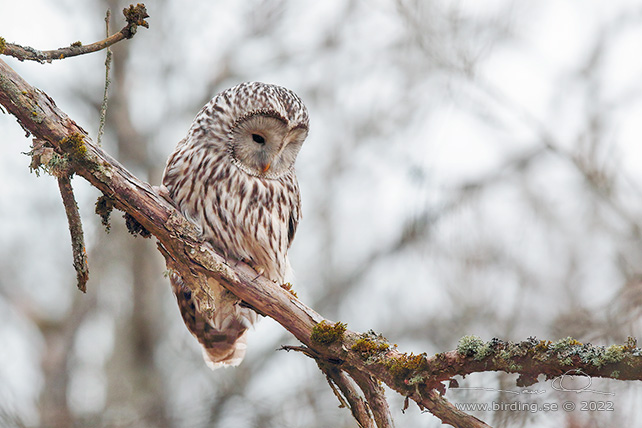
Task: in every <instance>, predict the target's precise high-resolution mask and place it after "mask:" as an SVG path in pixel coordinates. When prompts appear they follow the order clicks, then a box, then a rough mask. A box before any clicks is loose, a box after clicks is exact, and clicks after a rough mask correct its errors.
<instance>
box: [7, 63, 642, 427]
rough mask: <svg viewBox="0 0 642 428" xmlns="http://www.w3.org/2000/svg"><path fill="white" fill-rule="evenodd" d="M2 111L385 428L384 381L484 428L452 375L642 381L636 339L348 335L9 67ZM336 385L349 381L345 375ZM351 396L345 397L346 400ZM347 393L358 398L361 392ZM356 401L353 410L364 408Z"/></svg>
mask: <svg viewBox="0 0 642 428" xmlns="http://www.w3.org/2000/svg"><path fill="white" fill-rule="evenodd" d="M0 104H2V105H3V106H4V107H5V108H6V109H7V111H9V112H10V113H11V114H13V115H14V116H15V117H16V118H17V119H18V122H19V123H20V125H21V126H22V127H23V128H24V129H25V130H27V131H28V132H29V133H31V134H33V135H34V136H35V137H37V138H38V139H39V140H41V141H44V142H46V143H45V144H47V145H48V146H49V147H50V148H51V149H52V150H54V151H55V152H56V153H57V154H58V156H59V157H62V158H64V159H66V161H67V162H69V166H70V168H72V170H73V171H74V172H75V173H76V174H77V175H80V176H82V177H84V178H85V179H86V180H87V181H89V182H90V183H91V184H92V185H94V186H95V187H96V188H98V189H99V190H101V191H102V192H103V193H104V194H105V195H106V196H108V197H109V198H110V200H113V201H114V204H115V207H116V208H118V209H120V210H123V211H125V212H126V213H128V214H129V215H131V216H132V217H133V218H134V219H135V220H136V221H137V222H139V223H140V225H142V227H144V228H145V229H146V230H147V231H149V232H150V233H151V234H153V235H154V236H155V237H156V238H157V239H158V247H159V250H160V251H161V253H162V254H163V255H164V257H165V259H166V262H167V265H168V267H169V268H170V269H174V270H176V271H178V272H179V273H180V274H181V275H182V276H183V277H186V276H191V277H192V278H194V280H193V281H186V282H185V283H186V284H190V286H191V287H192V286H193V289H192V292H193V295H194V296H195V297H196V298H197V299H198V300H199V301H200V303H201V305H200V306H201V307H203V308H207V307H208V305H209V304H210V302H211V299H210V296H209V294H208V293H209V291H208V286H207V279H208V278H213V279H215V280H217V281H218V282H220V283H221V284H223V285H224V286H225V287H226V288H227V289H228V290H230V291H231V292H232V293H234V294H235V295H236V296H237V297H239V298H240V299H242V300H243V301H244V302H245V303H246V304H247V305H249V306H251V307H253V308H254V309H256V310H257V311H258V312H259V313H261V314H264V315H266V316H269V317H271V318H273V319H274V320H276V321H277V322H278V323H280V324H281V325H282V326H283V327H284V328H286V329H287V330H288V331H289V332H290V333H292V334H293V335H294V336H295V337H296V338H297V339H298V340H299V341H300V342H302V343H303V344H304V345H305V346H306V347H307V349H306V348H302V349H306V354H307V355H309V356H311V357H312V358H314V359H315V360H317V361H318V362H319V365H320V366H321V367H328V368H329V367H334V369H332V370H330V369H327V370H325V372H326V373H328V372H330V373H335V371H334V370H335V369H336V370H339V372H341V371H344V372H346V373H348V375H349V376H350V377H352V379H354V380H355V382H356V383H357V385H358V386H359V388H360V389H361V390H362V391H363V393H364V396H365V400H366V402H367V406H368V408H369V409H370V411H373V412H374V418H375V421H376V424H377V425H378V426H379V427H387V426H390V425H391V422H390V415H389V410H388V408H387V404H385V405H384V403H383V401H384V400H385V399H384V398H383V389H382V388H381V387H380V386H379V382H383V383H385V384H386V385H388V386H389V387H390V388H391V389H393V390H395V391H397V392H398V393H400V394H402V395H403V396H405V397H407V398H408V399H411V400H414V401H415V402H416V403H417V404H418V405H419V406H420V407H421V408H422V409H427V410H429V411H430V412H431V413H433V414H434V415H435V416H437V417H438V418H439V419H441V420H442V422H444V423H447V424H452V425H454V426H463V427H480V426H486V425H485V424H484V423H483V422H481V421H479V420H478V419H477V418H474V417H473V416H470V415H468V414H466V413H464V412H461V411H459V410H457V409H456V408H455V407H454V406H453V405H452V404H450V403H449V402H448V401H447V400H446V398H445V397H444V396H443V393H444V392H445V387H444V385H443V384H442V382H443V381H446V380H449V379H451V378H452V377H453V376H455V375H465V374H470V373H473V372H482V371H498V370H500V371H506V372H510V373H519V374H520V378H519V379H518V384H519V385H529V384H531V383H533V382H535V381H536V379H537V376H538V375H539V374H544V375H546V376H547V377H555V376H560V375H563V374H564V373H565V372H567V371H568V370H570V369H574V368H580V369H581V370H583V371H584V372H585V373H586V374H588V375H590V376H601V377H611V378H617V379H638V380H639V379H641V378H642V358H641V351H640V349H639V348H637V345H636V343H635V341H634V340H630V341H629V342H627V344H625V345H621V346H618V345H614V346H612V347H609V348H603V347H595V346H591V345H583V344H581V343H579V342H576V341H573V340H571V339H568V340H565V341H560V342H555V343H551V342H544V341H536V340H534V339H529V340H527V341H524V342H520V343H517V344H511V343H507V342H502V341H499V340H492V341H490V342H488V343H485V342H483V341H481V339H479V338H475V337H465V338H463V339H462V341H461V342H460V345H459V347H458V349H457V350H454V351H450V352H445V353H441V354H437V355H435V356H433V357H430V358H429V357H427V356H426V355H425V354H420V355H413V354H406V353H402V352H400V351H399V350H398V349H397V347H396V346H393V345H390V344H389V343H388V342H387V341H386V340H385V339H384V338H383V337H381V336H377V335H375V334H374V333H372V332H369V333H363V334H359V333H356V332H352V331H349V330H347V329H346V326H345V324H342V323H332V322H329V321H325V320H324V318H323V317H322V316H321V315H319V314H318V313H316V312H315V311H314V310H313V309H311V308H309V307H307V306H306V305H305V304H304V303H302V302H301V301H299V300H298V299H297V298H296V297H295V296H294V295H293V294H292V293H291V292H290V291H288V290H286V289H284V288H282V287H281V286H279V285H277V284H274V283H273V282H271V281H269V280H267V279H265V278H263V277H258V278H257V277H256V272H255V271H254V270H252V269H251V268H250V267H249V266H247V265H245V264H243V263H236V264H235V265H234V266H230V265H228V264H227V262H226V260H225V259H224V258H223V257H222V256H220V255H219V254H217V253H216V252H215V251H214V250H213V249H212V248H211V247H210V246H209V245H208V244H207V243H204V242H202V241H201V240H200V239H199V236H198V233H197V231H196V228H195V226H194V225H193V224H191V223H190V222H189V221H187V220H186V219H185V218H184V217H183V216H182V215H181V213H180V212H178V211H177V210H176V209H175V208H174V207H173V206H172V205H171V204H170V203H169V202H167V201H166V200H165V199H163V198H162V197H161V196H160V195H158V194H157V193H156V192H155V191H154V190H153V189H152V187H151V186H150V185H149V184H147V183H144V182H141V181H140V180H138V179H137V178H136V177H134V176H133V175H132V174H130V173H129V172H128V171H127V170H125V169H124V168H123V167H122V166H121V165H120V164H119V163H118V162H117V161H116V160H114V159H113V158H111V157H110V156H109V155H108V154H107V153H105V152H104V151H103V150H102V149H101V148H100V147H97V146H96V145H94V144H93V143H92V142H91V140H90V138H89V137H88V136H87V133H86V132H85V131H84V130H83V129H82V128H81V127H80V126H78V125H77V124H76V123H75V122H74V121H72V120H71V119H70V118H69V117H67V115H65V114H64V113H63V112H62V111H60V110H59V109H58V108H57V107H56V105H55V103H54V102H53V100H51V98H49V97H48V96H47V95H46V94H45V93H44V92H42V91H40V90H38V89H36V88H33V87H31V86H30V85H29V84H28V83H27V82H25V81H24V80H23V79H22V78H21V77H20V76H19V75H17V74H16V73H15V72H14V71H13V70H12V69H11V68H10V67H9V66H8V65H7V64H6V63H5V62H4V61H2V60H0ZM69 141H73V142H74V143H73V144H69V143H68V142H69ZM65 142H67V143H65ZM333 379H334V378H333ZM337 379H343V380H346V379H347V378H346V377H345V376H344V375H342V374H341V376H340V378H337ZM335 383H336V384H337V385H339V386H340V387H341V384H345V382H343V381H342V380H341V381H340V382H335ZM346 391H348V390H345V391H344V389H342V393H343V394H344V396H345V394H346ZM348 392H349V395H351V396H352V395H353V392H355V389H354V388H352V389H351V390H350V391H348ZM351 400H352V398H351ZM353 402H354V403H355V404H356V403H358V400H357V401H354V400H353ZM362 404H363V403H362ZM351 406H353V405H352V404H351ZM359 413H360V414H363V411H362V410H359ZM366 423H370V426H371V425H372V423H371V422H364V424H366ZM365 426H369V425H365Z"/></svg>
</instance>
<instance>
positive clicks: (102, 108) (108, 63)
mask: <svg viewBox="0 0 642 428" xmlns="http://www.w3.org/2000/svg"><path fill="white" fill-rule="evenodd" d="M110 18H111V11H110V10H109V9H107V13H106V14H105V36H106V37H107V38H109V19H110ZM111 57H112V54H111V48H109V47H108V48H107V57H106V58H105V90H104V91H103V103H102V104H101V106H100V124H99V125H98V136H97V138H96V144H98V145H99V146H100V145H101V140H102V137H103V134H104V133H105V120H106V116H107V98H108V91H109V84H110V83H111V79H110V78H109V71H110V70H111Z"/></svg>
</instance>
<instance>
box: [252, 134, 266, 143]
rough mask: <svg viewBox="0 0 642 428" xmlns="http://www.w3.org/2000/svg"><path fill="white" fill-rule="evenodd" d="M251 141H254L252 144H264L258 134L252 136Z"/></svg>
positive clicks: (263, 140) (263, 139)
mask: <svg viewBox="0 0 642 428" xmlns="http://www.w3.org/2000/svg"><path fill="white" fill-rule="evenodd" d="M252 140H254V142H255V143H257V144H261V145H263V144H265V138H263V137H262V136H261V135H259V134H252Z"/></svg>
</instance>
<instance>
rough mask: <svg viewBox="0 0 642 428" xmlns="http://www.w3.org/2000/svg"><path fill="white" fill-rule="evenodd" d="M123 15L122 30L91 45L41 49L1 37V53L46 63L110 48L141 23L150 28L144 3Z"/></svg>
mask: <svg viewBox="0 0 642 428" xmlns="http://www.w3.org/2000/svg"><path fill="white" fill-rule="evenodd" d="M123 15H125V19H126V20H127V25H126V26H125V27H123V29H122V30H120V31H119V32H118V33H116V34H113V35H111V36H109V35H108V37H107V38H106V39H104V40H100V41H98V42H95V43H91V44H89V45H83V44H82V43H80V42H75V43H72V44H71V45H70V46H67V47H64V48H59V49H54V50H50V51H40V50H37V49H34V48H32V47H29V46H20V45H18V44H15V43H7V42H6V41H5V40H4V39H3V38H2V37H0V54H4V55H9V56H12V57H15V58H18V59H19V60H20V61H25V60H29V61H37V62H39V63H41V64H44V63H45V62H51V61H53V60H55V59H64V58H69V57H72V56H78V55H84V54H88V53H92V52H97V51H100V50H102V49H105V48H108V47H109V46H111V45H113V44H114V43H118V42H120V41H121V40H124V39H131V38H132V37H134V34H136V31H137V29H138V26H139V25H141V26H143V27H145V28H149V24H148V23H147V21H146V20H145V18H149V15H148V14H147V9H146V8H145V5H144V4H142V3H138V4H137V5H136V6H134V5H131V6H129V7H128V8H125V9H123Z"/></svg>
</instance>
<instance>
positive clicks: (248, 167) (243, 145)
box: [229, 114, 307, 178]
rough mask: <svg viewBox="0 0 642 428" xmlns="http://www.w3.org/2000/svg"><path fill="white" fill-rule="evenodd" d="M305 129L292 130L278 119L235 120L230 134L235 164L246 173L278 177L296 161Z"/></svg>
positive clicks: (262, 115)
mask: <svg viewBox="0 0 642 428" xmlns="http://www.w3.org/2000/svg"><path fill="white" fill-rule="evenodd" d="M306 135H307V128H305V127H294V128H293V129H290V127H289V126H288V123H287V122H286V121H285V120H284V119H281V118H279V117H275V116H272V115H266V114H254V115H251V116H249V117H247V118H244V119H242V120H241V121H239V122H238V123H237V124H236V125H235V126H234V128H233V129H232V132H231V133H230V136H231V138H230V141H229V145H230V149H231V155H232V158H233V160H234V161H235V164H236V165H237V166H238V167H239V168H241V169H242V170H243V171H245V172H246V173H248V174H251V175H254V176H261V177H266V178H278V177H280V176H282V175H283V174H285V173H286V172H288V171H289V170H290V169H291V168H292V166H293V164H294V161H295V160H296V156H297V154H298V152H299V149H300V148H301V144H302V143H303V140H304V139H305V137H306Z"/></svg>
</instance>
